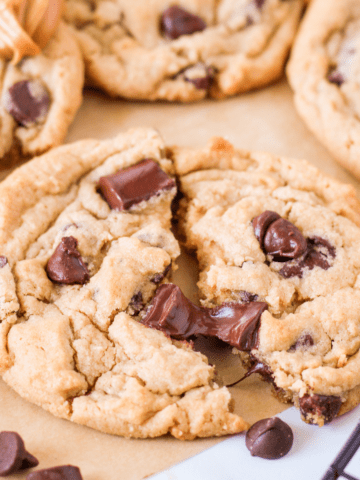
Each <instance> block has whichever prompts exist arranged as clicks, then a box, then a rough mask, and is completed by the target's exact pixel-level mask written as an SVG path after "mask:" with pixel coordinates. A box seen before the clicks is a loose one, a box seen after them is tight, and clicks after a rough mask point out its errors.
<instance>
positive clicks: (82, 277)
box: [46, 237, 90, 285]
mask: <svg viewBox="0 0 360 480" xmlns="http://www.w3.org/2000/svg"><path fill="white" fill-rule="evenodd" d="M77 243H78V241H77V240H76V238H74V237H64V238H62V239H61V242H60V244H59V245H58V246H57V248H56V250H55V252H54V253H53V254H52V256H51V257H50V259H49V261H48V264H47V266H46V273H47V275H48V277H49V278H50V280H52V281H53V282H56V283H62V284H66V285H74V284H80V285H83V284H84V283H86V282H88V281H89V279H90V274H89V270H88V268H87V266H86V264H85V263H84V261H83V259H82V258H81V255H80V253H79V251H78V250H77V248H76V247H77Z"/></svg>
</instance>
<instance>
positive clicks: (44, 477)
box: [26, 465, 83, 480]
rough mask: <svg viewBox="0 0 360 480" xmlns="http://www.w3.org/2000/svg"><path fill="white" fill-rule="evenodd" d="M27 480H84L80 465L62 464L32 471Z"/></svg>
mask: <svg viewBox="0 0 360 480" xmlns="http://www.w3.org/2000/svg"><path fill="white" fill-rule="evenodd" d="M26 480H83V478H82V476H81V473H80V469H79V467H73V466H72V465H61V466H59V467H52V468H45V469H43V470H36V472H32V473H30V474H29V475H28V476H27V477H26Z"/></svg>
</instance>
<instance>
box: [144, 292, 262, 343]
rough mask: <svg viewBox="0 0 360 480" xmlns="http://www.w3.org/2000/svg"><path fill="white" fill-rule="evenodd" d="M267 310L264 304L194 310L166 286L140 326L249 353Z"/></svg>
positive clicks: (231, 304) (195, 308)
mask: <svg viewBox="0 0 360 480" xmlns="http://www.w3.org/2000/svg"><path fill="white" fill-rule="evenodd" d="M267 308H268V306H267V304H266V303H265V302H251V303H248V304H241V303H224V304H222V305H220V306H218V307H215V308H206V307H198V306H197V305H194V304H193V303H192V302H190V300H188V299H187V298H186V297H185V296H184V295H183V294H182V292H181V290H180V288H179V287H178V286H176V285H174V284H170V283H169V284H164V285H161V286H160V287H159V288H158V290H157V292H156V295H155V297H154V298H153V301H152V302H151V304H150V306H149V309H148V311H147V313H146V315H145V317H144V318H143V320H142V322H143V323H144V324H145V325H147V326H148V327H152V328H156V329H158V330H162V331H163V332H164V333H165V334H167V335H169V336H171V337H173V338H176V339H178V340H186V339H188V338H190V337H192V336H197V335H204V336H210V337H217V338H219V339H220V340H223V341H224V342H226V343H229V344H230V345H232V346H233V347H236V348H238V349H239V350H243V351H250V350H251V349H253V348H256V347H257V346H258V341H259V339H258V331H259V327H260V318H261V315H262V313H263V312H264V311H265V310H266V309H267Z"/></svg>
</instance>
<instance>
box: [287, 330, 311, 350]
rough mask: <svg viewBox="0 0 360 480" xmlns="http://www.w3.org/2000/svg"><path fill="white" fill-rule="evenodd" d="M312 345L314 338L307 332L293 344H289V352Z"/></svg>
mask: <svg viewBox="0 0 360 480" xmlns="http://www.w3.org/2000/svg"><path fill="white" fill-rule="evenodd" d="M313 345H314V339H313V338H312V336H311V335H310V334H309V333H306V334H305V335H302V336H301V337H300V338H299V339H298V340H297V341H296V343H294V345H291V347H290V348H289V350H288V351H289V352H295V351H296V350H299V348H301V349H303V348H309V347H312V346H313Z"/></svg>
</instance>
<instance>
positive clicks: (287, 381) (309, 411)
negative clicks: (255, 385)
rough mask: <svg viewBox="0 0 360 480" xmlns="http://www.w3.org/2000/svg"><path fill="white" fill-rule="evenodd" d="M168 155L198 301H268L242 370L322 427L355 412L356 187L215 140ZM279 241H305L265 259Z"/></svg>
mask: <svg viewBox="0 0 360 480" xmlns="http://www.w3.org/2000/svg"><path fill="white" fill-rule="evenodd" d="M170 155H171V157H172V158H173V160H174V164H175V168H176V171H177V173H178V174H179V175H181V178H180V188H181V190H182V193H183V194H184V198H183V199H182V200H181V203H180V208H179V211H178V217H179V219H180V227H181V230H182V233H183V234H184V236H185V237H186V246H187V247H188V248H189V249H195V250H196V252H197V256H198V259H199V262H200V269H201V273H200V281H199V288H200V291H201V293H202V295H203V301H202V302H203V305H204V306H206V307H213V306H215V305H220V304H222V303H223V302H242V303H248V302H253V301H258V302H266V303H267V305H268V309H267V310H266V311H264V313H262V315H261V321H260V329H259V330H258V332H257V334H258V339H257V342H254V343H253V344H252V346H251V348H249V349H247V351H246V352H242V353H241V355H242V356H243V357H244V360H245V363H247V365H248V367H249V368H250V372H258V373H261V374H262V375H263V376H264V377H265V378H266V379H267V380H268V381H271V382H272V383H273V384H274V387H275V390H276V393H277V394H278V396H279V398H282V399H283V400H286V401H289V400H290V401H294V402H295V403H296V404H298V405H300V410H301V413H302V416H303V418H304V419H305V420H306V421H308V422H311V423H317V424H319V425H322V424H323V423H324V422H328V421H331V419H332V418H333V417H334V416H335V415H336V414H342V413H344V412H345V411H347V410H349V409H350V408H353V407H354V406H355V405H356V404H358V403H359V402H360V394H359V392H360V313H359V312H360V281H359V279H360V276H359V274H360V260H359V259H360V230H359V226H360V214H359V212H360V203H359V201H358V200H357V198H356V195H355V191H354V188H353V187H352V186H349V185H344V184H341V183H339V182H337V181H336V180H334V179H332V178H329V177H326V176H325V175H323V174H322V173H321V172H319V171H318V170H317V169H316V168H315V167H313V166H311V165H309V164H308V163H307V162H305V161H300V160H288V159H284V158H278V157H275V156H272V155H270V154H254V153H249V152H247V151H240V150H235V149H234V148H233V147H232V145H231V144H229V143H228V142H227V141H225V140H224V139H221V138H216V139H214V140H213V141H212V143H211V144H210V145H209V146H208V147H207V148H204V149H202V150H197V151H196V150H188V149H183V148H177V147H176V148H173V149H172V150H171V152H170ZM267 211H270V213H266V214H265V221H262V223H261V221H260V220H257V224H256V221H254V219H256V218H258V217H259V216H260V215H262V214H264V212H267ZM271 212H272V213H271ZM261 218H262V219H263V218H264V216H262V217H261ZM276 219H278V225H280V226H275V224H274V221H275V220H276ZM281 219H283V220H281ZM286 221H287V222H286ZM279 222H280V223H279ZM290 222H291V223H290ZM256 225H257V226H259V225H260V226H262V228H263V233H261V236H263V235H264V234H265V233H266V234H267V232H268V231H269V230H270V227H272V228H273V230H270V234H269V235H270V236H266V237H265V240H262V239H260V240H261V241H260V240H259V238H257V233H256V231H255V226H256ZM281 225H282V227H281ZM281 228H284V229H285V235H283V234H282V231H281ZM274 229H275V230H274ZM289 229H292V230H291V231H290V230H289ZM289 232H290V233H289ZM289 239H290V240H289ZM291 239H293V240H291ZM300 240H301V241H300ZM292 241H293V242H295V243H293V244H291V242H292ZM262 242H264V244H263V243H262ZM279 242H280V244H281V242H283V243H282V244H281V245H285V246H288V247H289V245H287V244H286V242H290V244H291V245H290V246H291V247H292V248H293V249H297V248H300V246H301V245H303V244H302V242H303V243H304V245H303V247H304V248H305V253H304V251H302V252H300V254H301V255H300V257H299V258H296V259H291V258H290V259H287V258H284V257H282V258H279V257H280V255H281V254H278V257H277V256H276V254H275V253H274V254H273V255H270V254H269V253H268V252H269V251H270V249H271V248H272V247H274V245H275V246H277V245H278V244H279ZM281 245H280V246H281ZM294 245H295V247H296V248H295V247H294ZM301 248H302V247H301ZM283 250H284V251H285V250H286V249H283ZM290 250H291V249H290ZM280 251H281V249H280ZM285 253H286V252H285ZM255 333H256V332H255ZM254 338H255V337H254ZM250 372H249V373H250Z"/></svg>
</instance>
